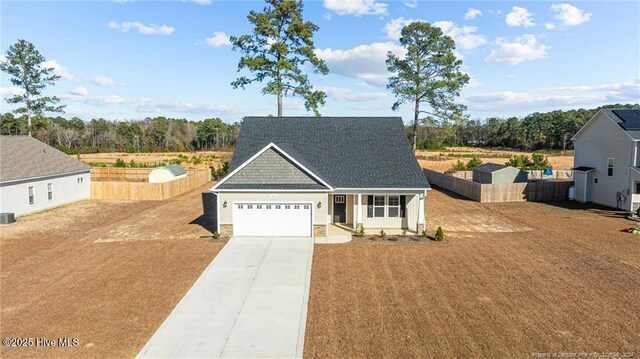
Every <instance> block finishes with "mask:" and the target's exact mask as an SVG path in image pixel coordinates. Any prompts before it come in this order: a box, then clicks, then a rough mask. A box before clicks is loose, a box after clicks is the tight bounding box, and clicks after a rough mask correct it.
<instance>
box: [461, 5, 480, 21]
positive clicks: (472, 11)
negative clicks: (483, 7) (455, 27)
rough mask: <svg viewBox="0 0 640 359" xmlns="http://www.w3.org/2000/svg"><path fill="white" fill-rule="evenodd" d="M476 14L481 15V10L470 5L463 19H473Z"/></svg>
mask: <svg viewBox="0 0 640 359" xmlns="http://www.w3.org/2000/svg"><path fill="white" fill-rule="evenodd" d="M478 16H482V11H480V10H478V9H474V8H472V7H470V8H468V9H467V12H466V13H465V14H464V18H465V20H471V19H475V18H476V17H478Z"/></svg>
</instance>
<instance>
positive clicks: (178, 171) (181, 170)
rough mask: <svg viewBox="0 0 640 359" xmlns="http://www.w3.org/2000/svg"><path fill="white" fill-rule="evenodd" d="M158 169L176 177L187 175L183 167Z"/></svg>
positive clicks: (173, 166) (174, 166) (174, 165)
mask: <svg viewBox="0 0 640 359" xmlns="http://www.w3.org/2000/svg"><path fill="white" fill-rule="evenodd" d="M158 168H159V169H160V168H162V169H165V170H167V171H169V172H171V173H172V174H173V175H174V176H176V177H178V176H182V175H186V174H187V170H185V169H184V167H182V166H180V165H176V164H173V165H167V166H162V167H158Z"/></svg>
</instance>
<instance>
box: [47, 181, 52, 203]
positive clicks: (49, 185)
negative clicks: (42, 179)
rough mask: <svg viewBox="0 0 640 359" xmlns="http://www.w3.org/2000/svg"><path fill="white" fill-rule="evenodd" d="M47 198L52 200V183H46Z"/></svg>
mask: <svg viewBox="0 0 640 359" xmlns="http://www.w3.org/2000/svg"><path fill="white" fill-rule="evenodd" d="M47 199H48V200H49V201H51V200H53V183H47Z"/></svg>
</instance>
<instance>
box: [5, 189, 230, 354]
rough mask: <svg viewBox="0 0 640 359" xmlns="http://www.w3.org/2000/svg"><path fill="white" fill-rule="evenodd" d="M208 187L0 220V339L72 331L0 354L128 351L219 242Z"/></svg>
mask: <svg viewBox="0 0 640 359" xmlns="http://www.w3.org/2000/svg"><path fill="white" fill-rule="evenodd" d="M207 187H208V186H204V187H202V188H199V189H197V190H195V191H192V192H189V193H186V194H184V195H182V196H178V197H174V198H172V199H169V200H166V201H162V202H156V201H148V202H117V201H95V200H89V201H83V202H79V203H75V204H71V205H67V206H64V207H60V208H56V209H52V210H49V211H47V212H42V213H37V214H33V215H28V216H25V217H21V218H19V221H18V222H17V223H15V224H12V225H10V226H6V227H0V285H1V292H0V307H1V310H0V324H1V325H0V326H1V328H0V333H1V336H2V337H3V338H16V337H18V338H47V339H57V338H62V337H67V338H78V339H79V346H78V347H74V348H60V347H53V348H46V347H30V348H8V347H0V357H3V358H14V357H31V358H33V357H41V358H42V357H99V358H125V357H133V356H135V354H136V353H137V352H138V351H139V350H140V349H141V348H142V346H143V345H144V344H145V343H146V341H147V340H148V339H149V338H150V337H151V335H152V334H153V333H154V331H155V330H156V329H157V328H158V327H159V326H160V324H161V323H162V321H163V320H164V319H165V318H166V317H167V315H168V314H169V313H170V312H171V310H172V309H173V307H174V306H175V305H176V304H177V303H178V301H179V300H180V299H181V298H182V296H183V295H184V293H186V291H187V290H188V289H189V288H190V287H191V285H192V284H193V283H194V282H195V280H196V279H197V278H198V276H199V275H200V274H201V273H202V271H203V269H204V268H205V267H206V266H207V265H208V264H209V263H210V262H211V260H212V259H213V258H214V257H215V255H216V254H217V253H218V251H219V250H220V249H221V248H222V246H223V245H224V243H223V242H218V243H214V242H211V241H209V240H207V239H199V238H198V237H199V236H200V235H208V234H210V233H211V232H210V229H211V228H213V223H212V222H213V221H212V218H213V217H208V216H203V215H202V213H203V198H204V199H205V200H206V201H207V202H206V204H207V206H209V205H211V203H210V201H209V200H210V199H209V197H207V195H205V196H204V197H203V195H202V192H203V191H204V190H206V188H207Z"/></svg>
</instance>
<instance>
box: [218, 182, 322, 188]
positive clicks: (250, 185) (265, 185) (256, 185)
mask: <svg viewBox="0 0 640 359" xmlns="http://www.w3.org/2000/svg"><path fill="white" fill-rule="evenodd" d="M219 188H220V189H279V190H282V189H304V190H326V189H327V187H325V186H323V185H321V184H313V183H281V184H272V183H248V184H247V183H223V184H222V185H220V187H219Z"/></svg>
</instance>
